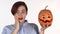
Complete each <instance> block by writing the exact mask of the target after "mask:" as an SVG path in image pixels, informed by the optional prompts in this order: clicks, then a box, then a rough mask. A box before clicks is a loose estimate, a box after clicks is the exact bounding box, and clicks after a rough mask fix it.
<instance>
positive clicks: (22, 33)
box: [2, 1, 44, 34]
mask: <svg viewBox="0 0 60 34" xmlns="http://www.w3.org/2000/svg"><path fill="white" fill-rule="evenodd" d="M27 11H28V8H27V6H26V4H25V2H22V1H18V2H16V3H15V4H14V5H13V6H12V9H11V13H12V15H13V16H14V18H15V24H14V25H8V26H6V27H5V28H4V30H3V33H2V34H40V33H41V34H44V28H41V32H39V30H38V27H37V25H35V24H33V23H28V21H27V20H25V18H26V15H27Z"/></svg>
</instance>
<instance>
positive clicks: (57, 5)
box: [0, 0, 60, 34]
mask: <svg viewBox="0 0 60 34" xmlns="http://www.w3.org/2000/svg"><path fill="white" fill-rule="evenodd" d="M17 1H24V2H25V3H26V4H27V6H28V14H27V17H26V19H27V20H28V22H29V23H35V24H37V25H38V27H39V30H40V28H41V26H40V25H39V22H38V13H39V11H40V10H42V9H44V8H45V6H46V5H48V8H47V9H50V10H51V11H52V14H53V22H52V25H51V27H49V28H47V29H46V30H45V34H60V0H0V34H2V30H3V28H4V27H5V26H6V25H11V24H14V17H13V15H12V14H11V11H10V10H11V7H12V5H13V4H14V3H15V2H17Z"/></svg>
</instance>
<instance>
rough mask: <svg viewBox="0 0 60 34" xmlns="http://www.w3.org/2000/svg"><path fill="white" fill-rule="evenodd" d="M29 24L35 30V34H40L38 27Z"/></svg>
mask: <svg viewBox="0 0 60 34" xmlns="http://www.w3.org/2000/svg"><path fill="white" fill-rule="evenodd" d="M29 24H30V25H31V26H32V27H33V28H34V29H35V31H36V32H37V34H40V32H39V29H38V26H37V25H36V24H33V23H29Z"/></svg>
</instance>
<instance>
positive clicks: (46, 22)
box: [38, 8, 53, 27]
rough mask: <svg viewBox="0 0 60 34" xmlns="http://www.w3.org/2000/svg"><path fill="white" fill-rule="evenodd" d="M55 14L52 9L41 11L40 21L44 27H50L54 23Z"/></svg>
mask: <svg viewBox="0 0 60 34" xmlns="http://www.w3.org/2000/svg"><path fill="white" fill-rule="evenodd" d="M52 20H53V16H52V13H51V11H50V10H48V9H46V8H45V9H44V10H41V11H40V12H39V15H38V21H39V23H40V25H41V26H42V27H49V26H51V24H52Z"/></svg>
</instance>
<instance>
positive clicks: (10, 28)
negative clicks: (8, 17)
mask: <svg viewBox="0 0 60 34" xmlns="http://www.w3.org/2000/svg"><path fill="white" fill-rule="evenodd" d="M13 28H14V24H12V25H7V26H5V27H4V29H9V30H12V29H13Z"/></svg>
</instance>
